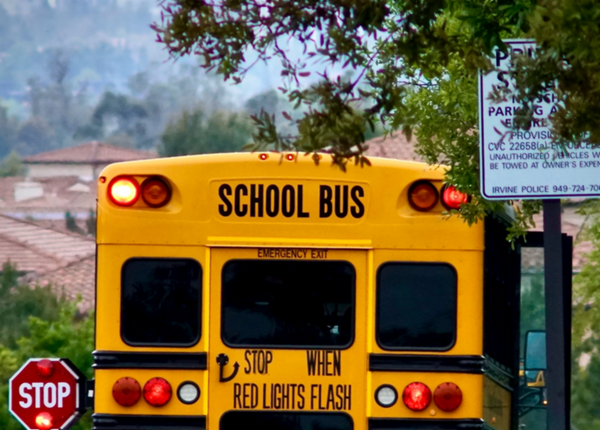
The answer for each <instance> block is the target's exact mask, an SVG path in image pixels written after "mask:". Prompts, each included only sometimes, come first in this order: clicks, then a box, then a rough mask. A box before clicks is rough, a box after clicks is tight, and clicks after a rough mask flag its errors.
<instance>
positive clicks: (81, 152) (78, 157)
mask: <svg viewBox="0 0 600 430" xmlns="http://www.w3.org/2000/svg"><path fill="white" fill-rule="evenodd" d="M156 157H157V156H156V154H154V153H152V152H147V151H139V150H137V149H129V148H123V147H120V146H113V145H108V144H106V143H103V142H98V141H93V142H87V143H84V144H81V145H77V146H71V147H69V148H61V149H55V150H54V151H47V152H42V153H40V154H36V155H32V156H29V157H26V158H25V159H24V160H23V161H24V162H25V164H38V163H52V164H94V165H102V164H111V163H117V162H121V161H134V160H147V159H150V158H156Z"/></svg>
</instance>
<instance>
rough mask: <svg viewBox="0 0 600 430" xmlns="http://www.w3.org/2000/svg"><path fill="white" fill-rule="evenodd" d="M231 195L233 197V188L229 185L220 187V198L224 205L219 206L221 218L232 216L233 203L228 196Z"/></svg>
mask: <svg viewBox="0 0 600 430" xmlns="http://www.w3.org/2000/svg"><path fill="white" fill-rule="evenodd" d="M230 195H231V187H230V186H229V184H221V186H219V197H220V198H221V201H222V202H223V203H224V204H222V205H219V213H220V214H221V216H229V215H231V212H232V210H233V206H232V205H231V202H230V201H229V199H228V198H227V196H230Z"/></svg>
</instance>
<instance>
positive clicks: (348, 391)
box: [344, 385, 352, 411]
mask: <svg viewBox="0 0 600 430" xmlns="http://www.w3.org/2000/svg"><path fill="white" fill-rule="evenodd" d="M344 410H346V411H350V410H352V385H344Z"/></svg>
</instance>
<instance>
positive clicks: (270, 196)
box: [267, 185, 279, 218]
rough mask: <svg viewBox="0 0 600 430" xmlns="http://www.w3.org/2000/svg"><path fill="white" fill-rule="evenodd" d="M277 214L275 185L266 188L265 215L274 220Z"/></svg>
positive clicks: (277, 193)
mask: <svg viewBox="0 0 600 430" xmlns="http://www.w3.org/2000/svg"><path fill="white" fill-rule="evenodd" d="M278 213H279V188H277V185H269V186H268V187H267V215H268V216H270V217H271V218H274V217H276V216H277V214H278Z"/></svg>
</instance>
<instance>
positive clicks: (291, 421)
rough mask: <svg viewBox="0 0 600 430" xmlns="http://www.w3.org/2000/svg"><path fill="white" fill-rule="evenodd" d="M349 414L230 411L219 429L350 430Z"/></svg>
mask: <svg viewBox="0 0 600 430" xmlns="http://www.w3.org/2000/svg"><path fill="white" fill-rule="evenodd" d="M353 428H354V423H353V422H352V418H351V417H350V415H347V414H343V413H331V412H330V413H323V412H321V413H318V412H263V411H251V412H242V411H231V412H227V413H225V414H223V416H222V417H221V422H220V424H219V430H241V429H260V430H325V429H327V430H352V429H353Z"/></svg>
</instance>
